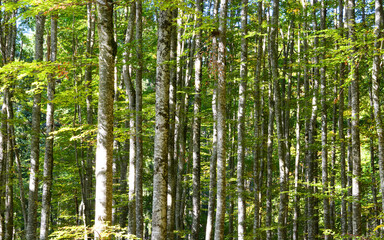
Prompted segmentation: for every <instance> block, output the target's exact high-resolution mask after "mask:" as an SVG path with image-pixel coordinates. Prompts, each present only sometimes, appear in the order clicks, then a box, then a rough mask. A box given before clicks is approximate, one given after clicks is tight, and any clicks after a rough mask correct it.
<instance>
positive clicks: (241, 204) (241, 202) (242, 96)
mask: <svg viewBox="0 0 384 240" xmlns="http://www.w3.org/2000/svg"><path fill="white" fill-rule="evenodd" d="M241 4H242V8H241V29H242V40H241V64H240V78H241V82H240V85H239V107H238V113H237V121H238V123H237V141H238V148H237V156H238V159H237V194H238V197H237V198H238V200H237V205H238V206H237V208H238V220H237V221H238V227H237V232H238V233H237V236H238V239H239V240H242V239H244V235H245V229H246V227H245V216H246V215H245V210H246V207H245V196H244V195H245V194H244V176H243V175H244V155H245V149H244V147H245V144H244V140H245V139H244V136H243V135H244V125H245V103H246V101H247V95H246V91H247V77H248V76H247V75H248V69H247V57H248V56H247V55H248V41H247V39H246V35H247V19H248V0H243V1H242V2H241Z"/></svg>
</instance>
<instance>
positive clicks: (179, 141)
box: [175, 10, 186, 239]
mask: <svg viewBox="0 0 384 240" xmlns="http://www.w3.org/2000/svg"><path fill="white" fill-rule="evenodd" d="M179 11H180V15H182V12H181V10H179ZM177 25H178V28H177V39H178V41H177V57H176V62H177V68H176V69H177V77H176V78H177V79H176V81H177V89H180V90H183V89H184V81H183V70H184V69H183V66H184V64H183V60H184V58H182V53H183V52H184V43H185V41H183V40H182V39H181V37H182V34H183V29H182V28H181V25H182V19H181V17H179V18H178V19H177ZM185 95H186V93H185V92H181V91H179V92H178V93H177V94H176V97H177V101H176V114H175V122H176V125H175V149H176V150H175V161H176V162H177V170H176V171H177V176H176V202H175V204H176V206H175V229H176V231H180V230H181V229H182V222H181V215H182V213H181V212H182V209H181V198H182V191H183V187H182V181H183V171H184V163H185V158H184V152H185V151H184V150H185V147H184V146H185V141H184V128H185V124H184V123H185V121H184V118H185V114H184V103H185V101H184V98H185ZM180 236H181V235H180V234H177V235H176V239H180Z"/></svg>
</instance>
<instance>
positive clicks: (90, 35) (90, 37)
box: [83, 3, 95, 227]
mask: <svg viewBox="0 0 384 240" xmlns="http://www.w3.org/2000/svg"><path fill="white" fill-rule="evenodd" d="M94 17H95V14H94V5H93V4H92V3H88V4H87V43H86V54H87V58H88V59H89V60H90V59H92V54H93V46H94V40H95V20H94ZM92 69H93V67H92V64H88V66H87V67H86V70H85V75H84V81H85V86H86V91H87V97H86V104H87V124H88V125H93V107H92V87H91V83H92ZM88 141H91V139H90V137H89V138H88ZM92 145H93V144H92V143H91V142H88V147H87V153H86V167H85V168H86V169H85V177H84V180H85V181H84V190H83V191H84V193H85V194H84V196H83V200H84V214H85V223H84V225H86V226H88V227H90V226H91V219H92V212H93V209H94V208H93V203H92V201H93V200H92V192H93V191H92V185H93V166H94V157H95V156H94V151H93V149H94V148H93V146H92Z"/></svg>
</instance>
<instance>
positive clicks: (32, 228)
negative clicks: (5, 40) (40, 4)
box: [26, 14, 45, 240]
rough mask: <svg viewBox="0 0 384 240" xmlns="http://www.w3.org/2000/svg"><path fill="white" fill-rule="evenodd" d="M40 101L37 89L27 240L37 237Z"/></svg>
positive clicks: (39, 21) (39, 44)
mask: <svg viewBox="0 0 384 240" xmlns="http://www.w3.org/2000/svg"><path fill="white" fill-rule="evenodd" d="M44 25H45V16H44V15H43V14H38V15H37V16H36V34H35V60H36V61H42V60H43V43H44ZM40 102H41V93H39V91H37V92H36V93H35V95H34V97H33V107H32V134H31V168H30V169H31V171H30V175H29V196H28V225H27V231H26V237H27V239H28V240H34V239H36V238H37V236H36V230H37V203H38V174H39V155H40V146H39V141H40V109H41V107H40Z"/></svg>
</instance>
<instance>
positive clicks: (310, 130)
mask: <svg viewBox="0 0 384 240" xmlns="http://www.w3.org/2000/svg"><path fill="white" fill-rule="evenodd" d="M312 5H313V6H314V5H315V1H313V2H312ZM312 16H313V22H312V25H313V26H312V28H313V31H314V32H316V31H317V21H316V9H313V12H312ZM313 47H314V49H315V56H314V57H313V61H314V63H315V64H316V65H317V64H318V63H319V54H318V50H317V49H318V37H317V36H315V38H314V42H313ZM318 76H319V68H318V67H315V68H314V76H313V81H314V83H313V96H312V104H311V115H310V119H309V121H308V126H307V134H308V150H307V156H306V160H307V184H308V194H309V196H308V198H307V205H308V207H307V215H308V240H312V239H315V238H316V234H317V221H316V217H315V212H316V209H315V208H316V200H315V196H314V194H315V192H316V187H315V186H313V184H314V183H315V167H316V166H315V156H316V154H315V128H316V118H317V111H318V106H317V102H318V101H317V100H318V99H317V98H318V89H319V83H318V79H317V78H318Z"/></svg>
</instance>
